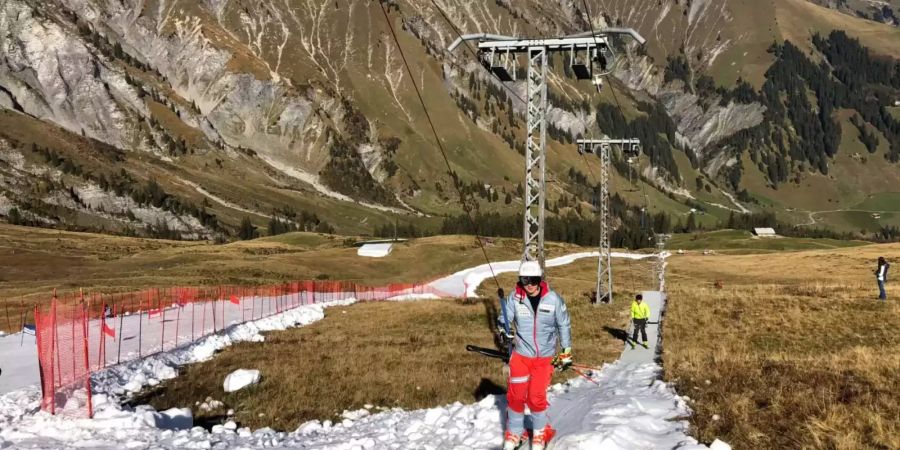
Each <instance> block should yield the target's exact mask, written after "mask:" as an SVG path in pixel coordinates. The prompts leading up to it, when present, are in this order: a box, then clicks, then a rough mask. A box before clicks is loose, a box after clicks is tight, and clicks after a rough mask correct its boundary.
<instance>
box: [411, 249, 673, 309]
mask: <svg viewBox="0 0 900 450" xmlns="http://www.w3.org/2000/svg"><path fill="white" fill-rule="evenodd" d="M599 256H600V252H581V253H572V254H570V255H564V256H560V257H557V258H553V259H548V260H547V261H546V265H547V267H556V266H564V265H567V264H571V263H573V262H574V261H576V260H578V259H582V258H592V257H593V258H596V257H599ZM611 256H612V257H613V258H624V259H632V260H640V259H646V258H655V257H656V254H653V253H621V252H612V254H611ZM664 257H665V255H664ZM519 264H521V261H502V262H495V263H491V264H490V266H489V265H487V264H482V265H480V266H477V267H473V268H471V269H465V270H460V271H459V272H456V273H454V274H453V275H450V276H447V277H444V278H441V279H438V280H435V281H433V282H431V283H429V284H428V285H429V286H430V287H432V288H434V289H437V290H438V291H440V292H446V293H447V294H450V295H457V296H466V297H467V298H468V297H477V296H478V294H476V292H475V291H476V290H477V289H478V286H480V285H481V283H482V282H483V281H484V280H486V279H488V278H491V277H492V276H494V275H496V274H501V273H506V272H515V271H518V270H519Z"/></svg>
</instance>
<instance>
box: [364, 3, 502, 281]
mask: <svg viewBox="0 0 900 450" xmlns="http://www.w3.org/2000/svg"><path fill="white" fill-rule="evenodd" d="M378 6H380V7H381V12H382V14H384V20H385V22H387V25H388V29H390V31H391V37H392V38H393V40H394V44H395V45H396V46H397V50H398V52H399V53H400V58H401V59H402V60H403V65H404V66H405V67H406V72H407V73H408V74H409V80H410V82H412V85H413V88H414V89H415V91H416V96H417V97H418V98H419V103H421V104H422V110H423V111H424V112H425V118H426V119H428V125H429V126H430V127H431V133H432V134H434V140H435V142H436V143H437V145H438V149H439V150H440V151H441V156H442V157H443V159H444V164H446V165H447V173H448V174H453V168H452V167H451V166H450V160H449V159H448V158H447V152H446V151H445V150H444V144H443V143H441V139H440V137H439V136H438V133H437V129H436V128H435V127H434V122H433V121H432V120H431V114H429V113H428V107H427V106H426V105H425V100H424V99H423V98H422V93H421V91H420V90H419V86H418V85H417V84H416V78H415V76H414V75H413V73H412V69H410V67H409V62H408V61H407V60H406V55H405V54H404V53H403V48H402V47H401V46H400V40H399V39H397V34H396V32H395V31H394V24H393V23H391V18H390V17H389V16H388V13H387V10H386V9H385V8H384V2H383V1H381V0H379V2H378ZM453 187H455V188H456V192H457V193H458V194H459V202H460V204H461V205H462V207H463V211H465V213H466V216H467V217H468V218H469V222H471V224H472V229H473V230H474V231H475V239H476V240H477V241H478V245H479V247H481V253H482V254H483V255H484V259H485V261H487V264H488V268H489V269H490V271H491V277H492V278H493V279H494V283H495V284H496V285H497V289H500V282H499V281H498V280H497V274H496V273H495V272H494V266H493V265H492V264H491V259H490V258H489V257H488V254H487V250H485V248H484V243H483V242H482V241H481V236H480V235H479V233H478V223H477V222H475V219H474V218H473V217H472V212H471V210H470V209H469V205H468V204H466V198H465V195H464V194H463V192H462V189H460V186H459V179H458V178H457V177H453ZM466 294H467V293H466ZM464 295H465V294H464Z"/></svg>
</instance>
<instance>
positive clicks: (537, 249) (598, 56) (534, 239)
mask: <svg viewBox="0 0 900 450" xmlns="http://www.w3.org/2000/svg"><path fill="white" fill-rule="evenodd" d="M610 35H630V36H631V37H633V38H634V39H635V40H636V41H637V42H638V43H640V44H641V45H643V44H644V43H645V42H646V40H645V39H644V38H643V37H641V35H640V34H638V33H637V32H636V31H634V30H633V29H631V28H604V29H601V30H597V32H596V33H595V32H585V33H579V34H575V35H571V36H565V37H558V38H547V39H543V38H539V39H528V38H518V37H512V36H502V35H496V34H486V33H479V34H467V35H462V36H460V37H459V38H458V39H456V41H454V42H453V44H451V45H450V47H449V48H448V51H451V52H452V51H453V50H454V49H456V47H458V46H459V45H460V44H461V43H463V42H465V41H469V40H477V41H479V42H478V49H479V51H480V55H479V58H480V60H481V62H482V64H483V65H484V66H485V67H486V68H488V70H489V71H490V72H491V73H492V74H493V75H494V76H496V77H497V78H498V79H499V80H500V81H503V82H507V81H514V80H515V79H514V76H515V73H516V68H517V67H518V60H517V55H518V54H525V55H526V57H527V62H528V72H527V73H528V75H527V77H528V79H527V80H526V81H527V94H526V97H527V99H526V100H525V103H526V107H527V112H526V116H527V124H526V137H525V199H524V200H525V211H524V219H523V224H522V225H523V233H522V237H523V240H524V245H523V250H522V261H538V262H540V264H541V267H544V207H545V204H546V186H545V178H546V173H547V167H546V146H547V122H546V119H547V65H548V58H549V56H550V54H552V53H554V52H566V53H568V54H569V55H570V66H571V68H572V71H573V73H574V74H575V76H576V77H577V78H578V79H593V82H594V85H595V86H596V87H597V89H600V88H601V87H602V80H601V79H600V78H599V75H597V74H595V72H594V67H595V66H599V70H600V71H608V70H609V67H610V66H611V63H612V60H614V58H615V55H614V54H613V52H612V49H611V48H610V46H609V40H608V37H609V36H610ZM579 52H582V53H584V54H585V55H586V56H585V57H582V58H579Z"/></svg>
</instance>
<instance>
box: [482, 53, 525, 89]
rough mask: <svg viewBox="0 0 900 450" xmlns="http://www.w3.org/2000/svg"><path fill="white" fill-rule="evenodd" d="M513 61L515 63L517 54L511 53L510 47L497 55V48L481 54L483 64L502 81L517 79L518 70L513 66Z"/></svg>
mask: <svg viewBox="0 0 900 450" xmlns="http://www.w3.org/2000/svg"><path fill="white" fill-rule="evenodd" d="M512 63H515V55H514V54H512V53H510V51H509V49H507V50H506V52H505V53H500V54H499V55H497V51H496V50H491V51H489V52H483V53H482V55H481V64H482V65H483V66H484V67H486V68H487V69H488V70H489V71H490V72H491V73H492V74H494V75H495V76H496V77H497V78H499V79H500V81H504V82H506V81H515V73H516V71H515V69H514V68H512V67H511V66H512ZM510 69H513V70H510Z"/></svg>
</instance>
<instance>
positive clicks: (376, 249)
mask: <svg viewBox="0 0 900 450" xmlns="http://www.w3.org/2000/svg"><path fill="white" fill-rule="evenodd" d="M393 247H394V244H392V243H378V244H363V245H362V246H361V247H359V250H357V251H356V254H357V255H359V256H368V257H369V258H384V257H385V256H387V255H389V254H391V250H393Z"/></svg>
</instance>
